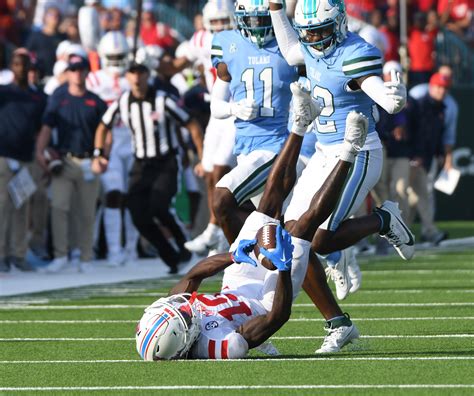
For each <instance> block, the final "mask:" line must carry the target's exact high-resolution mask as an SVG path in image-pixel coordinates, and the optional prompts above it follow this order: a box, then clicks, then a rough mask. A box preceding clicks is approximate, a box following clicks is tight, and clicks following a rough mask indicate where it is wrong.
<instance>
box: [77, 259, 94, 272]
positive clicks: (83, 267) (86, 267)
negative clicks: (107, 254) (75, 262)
mask: <svg viewBox="0 0 474 396" xmlns="http://www.w3.org/2000/svg"><path fill="white" fill-rule="evenodd" d="M93 271H94V267H93V265H92V263H91V262H90V261H81V262H80V263H79V272H82V273H85V274H86V273H89V272H93Z"/></svg>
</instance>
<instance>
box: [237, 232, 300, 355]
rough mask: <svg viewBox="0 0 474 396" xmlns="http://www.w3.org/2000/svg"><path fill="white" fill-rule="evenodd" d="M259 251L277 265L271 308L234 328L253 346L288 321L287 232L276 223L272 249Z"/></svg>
mask: <svg viewBox="0 0 474 396" xmlns="http://www.w3.org/2000/svg"><path fill="white" fill-rule="evenodd" d="M260 252H261V253H262V254H263V255H264V256H265V257H267V258H268V259H269V260H270V261H271V262H272V263H273V265H274V266H275V267H277V269H278V271H279V272H278V279H277V284H276V289H275V296H274V299H273V305H272V309H271V311H270V312H268V313H267V314H266V315H260V316H257V317H256V318H254V319H251V320H249V321H248V322H245V323H244V324H243V325H242V326H240V328H239V329H238V331H237V332H238V333H240V334H241V335H242V337H244V338H245V340H246V341H247V343H248V346H249V348H255V347H257V346H259V345H260V344H262V343H263V342H264V341H266V340H268V339H269V338H270V337H271V336H272V335H273V334H275V333H276V332H277V331H278V330H279V329H280V328H281V327H282V326H283V325H284V324H285V323H286V322H287V321H288V319H289V318H290V315H291V304H292V302H293V286H292V283H291V261H292V258H293V245H292V243H291V236H290V234H288V233H287V232H286V231H285V230H284V229H283V228H282V227H281V226H278V227H277V232H276V247H275V250H273V251H272V252H269V251H266V250H265V249H263V248H261V249H260Z"/></svg>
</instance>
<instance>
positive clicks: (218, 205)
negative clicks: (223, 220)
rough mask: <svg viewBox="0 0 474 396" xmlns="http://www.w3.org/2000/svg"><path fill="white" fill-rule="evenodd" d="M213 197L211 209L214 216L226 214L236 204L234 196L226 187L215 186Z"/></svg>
mask: <svg viewBox="0 0 474 396" xmlns="http://www.w3.org/2000/svg"><path fill="white" fill-rule="evenodd" d="M213 198H214V201H213V208H212V209H213V210H214V213H215V214H216V216H226V215H228V214H229V213H230V212H231V211H233V210H234V208H235V207H236V206H237V203H236V201H235V198H234V196H233V195H232V193H231V192H230V191H229V190H228V189H227V188H216V189H215V191H214V196H213Z"/></svg>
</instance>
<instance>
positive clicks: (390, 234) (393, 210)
mask: <svg viewBox="0 0 474 396" xmlns="http://www.w3.org/2000/svg"><path fill="white" fill-rule="evenodd" d="M375 211H376V212H377V213H378V214H379V215H380V216H381V217H382V218H383V219H384V221H387V222H389V224H388V227H386V228H387V230H382V231H381V232H380V236H382V237H383V238H385V239H386V240H387V241H388V242H389V243H390V244H391V245H392V246H393V247H394V248H395V250H396V251H397V253H398V254H399V255H400V257H401V258H402V259H403V260H410V259H411V258H412V257H413V255H414V254H415V236H414V235H413V233H412V232H411V231H410V229H409V228H408V227H407V225H406V224H405V222H404V221H403V220H402V216H401V211H400V209H399V208H398V203H396V202H392V201H385V202H384V203H383V205H382V206H381V207H380V208H376V209H375Z"/></svg>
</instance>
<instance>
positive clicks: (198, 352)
mask: <svg viewBox="0 0 474 396" xmlns="http://www.w3.org/2000/svg"><path fill="white" fill-rule="evenodd" d="M193 306H194V307H195V308H196V309H197V310H199V311H200V312H201V313H202V320H201V325H200V326H201V334H200V336H199V338H198V340H197V341H196V342H195V343H194V345H193V347H192V349H191V357H192V358H195V359H240V358H243V357H245V356H246V355H247V352H248V349H249V347H248V344H247V341H246V340H245V339H244V337H242V335H241V334H240V333H238V332H236V330H237V329H238V328H239V327H240V326H241V325H243V324H244V323H245V322H247V321H248V320H250V319H252V318H254V317H257V316H260V315H265V314H266V313H267V311H266V310H265V309H264V308H263V306H262V305H261V304H260V302H259V301H258V300H256V299H249V298H246V297H243V296H240V295H235V294H230V293H216V294H197V295H196V296H195V300H194V302H193Z"/></svg>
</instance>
